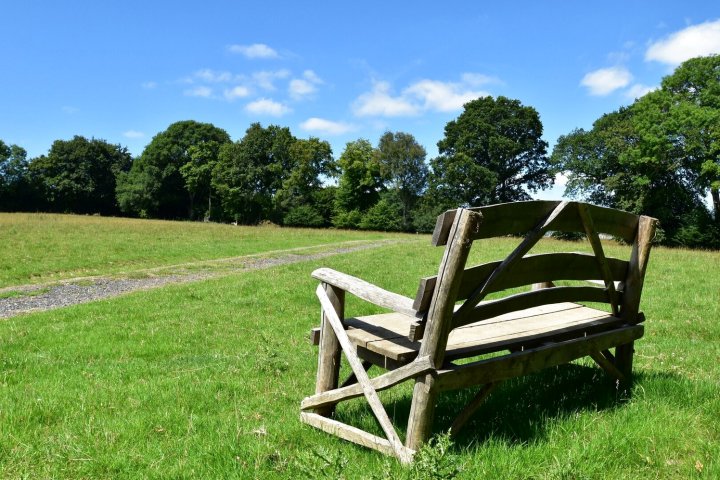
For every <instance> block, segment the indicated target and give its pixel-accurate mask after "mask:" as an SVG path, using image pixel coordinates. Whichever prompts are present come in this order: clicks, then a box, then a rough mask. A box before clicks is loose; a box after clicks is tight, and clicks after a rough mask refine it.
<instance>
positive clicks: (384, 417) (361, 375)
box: [316, 286, 412, 464]
mask: <svg viewBox="0 0 720 480" xmlns="http://www.w3.org/2000/svg"><path fill="white" fill-rule="evenodd" d="M316 294H317V296H318V299H319V300H320V305H321V306H322V309H323V311H324V313H325V315H326V317H325V318H326V319H327V320H328V321H329V322H330V325H331V326H332V329H333V331H334V332H335V336H336V337H337V339H338V342H339V343H340V347H341V348H342V350H343V352H345V357H346V358H347V360H348V363H349V364H350V368H352V371H353V373H355V376H356V377H357V380H358V384H359V385H360V386H361V387H362V390H363V394H364V395H365V398H366V399H367V401H368V403H369V404H370V408H371V409H372V411H373V413H374V414H375V418H377V421H378V423H380V426H381V427H382V429H383V432H385V436H386V437H387V439H388V442H389V443H390V446H391V448H392V450H393V452H394V453H395V456H396V457H397V458H398V460H400V462H402V463H405V464H408V463H410V462H412V451H411V450H409V449H407V448H406V447H405V446H404V445H403V444H402V442H401V441H400V437H398V434H397V432H396V431H395V428H394V427H393V425H392V422H391V421H390V417H388V414H387V412H386V411H385V408H384V407H383V405H382V402H381V401H380V397H378V394H377V392H376V391H375V389H374V388H373V386H372V383H371V381H370V377H368V374H367V372H366V371H365V369H364V368H363V366H362V362H361V361H360V359H359V358H358V356H357V354H356V353H355V349H354V348H353V345H352V342H350V339H349V338H348V336H347V333H346V332H345V328H344V327H343V324H342V321H341V320H340V318H339V317H338V316H337V314H336V313H335V309H334V308H333V306H332V303H331V301H330V298H329V297H328V296H327V293H325V290H324V289H323V288H322V286H318V288H317V290H316Z"/></svg>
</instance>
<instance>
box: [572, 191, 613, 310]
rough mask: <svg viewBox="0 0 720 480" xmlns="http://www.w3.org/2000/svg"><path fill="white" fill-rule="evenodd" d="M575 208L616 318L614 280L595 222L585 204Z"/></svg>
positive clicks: (579, 204)
mask: <svg viewBox="0 0 720 480" xmlns="http://www.w3.org/2000/svg"><path fill="white" fill-rule="evenodd" d="M577 207H578V213H579V214H580V220H582V224H583V226H584V227H585V234H586V235H587V238H588V240H589V241H590V245H591V246H592V249H593V253H595V260H596V261H597V264H598V267H599V268H600V272H601V273H602V278H603V280H604V282H605V288H606V289H607V292H608V297H609V298H610V305H611V306H612V312H613V315H615V316H617V315H618V300H617V293H616V292H615V279H614V278H613V275H612V272H611V271H610V265H609V264H608V262H607V259H606V258H605V251H604V250H603V248H602V243H600V237H599V236H598V233H597V231H596V230H595V221H594V220H593V217H592V215H591V214H590V210H589V207H588V205H587V204H586V203H578V204H577ZM616 278H618V277H616ZM619 278H623V277H619Z"/></svg>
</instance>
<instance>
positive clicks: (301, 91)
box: [288, 70, 323, 100]
mask: <svg viewBox="0 0 720 480" xmlns="http://www.w3.org/2000/svg"><path fill="white" fill-rule="evenodd" d="M322 83H323V81H322V79H321V78H320V77H318V76H317V74H316V73H315V72H313V71H312V70H305V71H304V72H303V78H293V79H292V80H290V84H289V85H288V91H289V92H290V96H291V97H292V98H293V99H295V100H301V99H303V98H305V97H307V96H308V95H312V94H313V93H315V92H316V91H317V85H320V84H322Z"/></svg>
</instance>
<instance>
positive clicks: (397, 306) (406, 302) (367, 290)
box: [312, 268, 417, 317]
mask: <svg viewBox="0 0 720 480" xmlns="http://www.w3.org/2000/svg"><path fill="white" fill-rule="evenodd" d="M312 277H313V278H316V279H318V280H320V281H321V282H323V283H327V284H330V285H333V286H335V287H337V288H340V289H342V290H345V291H346V292H348V293H351V294H353V295H355V296H356V297H358V298H362V299H363V300H366V301H368V302H370V303H373V304H375V305H378V306H380V307H384V308H388V309H390V310H392V311H395V312H398V313H402V314H404V315H408V316H410V317H414V316H415V315H416V314H417V311H416V310H415V309H414V308H413V300H412V299H411V298H408V297H405V296H403V295H399V294H397V293H393V292H389V291H387V290H385V289H383V288H380V287H378V286H376V285H373V284H372V283H369V282H366V281H365V280H361V279H359V278H357V277H353V276H352V275H347V274H345V273H342V272H338V271H336V270H333V269H330V268H319V269H317V270H315V271H314V272H312Z"/></svg>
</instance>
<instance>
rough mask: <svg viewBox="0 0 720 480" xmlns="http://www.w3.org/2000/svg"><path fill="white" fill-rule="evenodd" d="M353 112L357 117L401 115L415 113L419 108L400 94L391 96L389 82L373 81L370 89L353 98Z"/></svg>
mask: <svg viewBox="0 0 720 480" xmlns="http://www.w3.org/2000/svg"><path fill="white" fill-rule="evenodd" d="M353 112H354V113H355V115H357V116H359V117H369V116H382V117H401V116H410V115H417V114H418V112H419V109H418V107H417V106H416V105H413V104H412V103H411V102H410V101H409V100H408V99H406V98H403V97H402V96H401V97H392V96H391V95H390V84H389V83H387V82H375V83H374V85H373V89H372V91H370V92H367V93H363V94H362V95H360V96H359V97H358V98H357V99H356V100H355V102H354V103H353Z"/></svg>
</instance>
